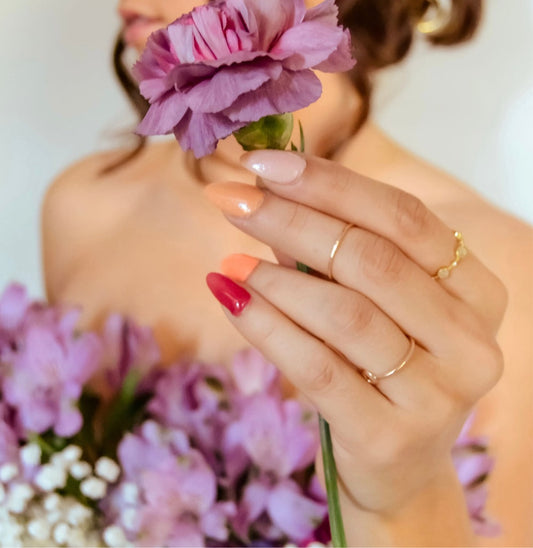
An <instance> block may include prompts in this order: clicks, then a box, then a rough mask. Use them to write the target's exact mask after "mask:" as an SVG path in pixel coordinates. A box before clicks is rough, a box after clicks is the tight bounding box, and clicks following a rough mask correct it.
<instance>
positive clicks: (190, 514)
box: [104, 421, 235, 546]
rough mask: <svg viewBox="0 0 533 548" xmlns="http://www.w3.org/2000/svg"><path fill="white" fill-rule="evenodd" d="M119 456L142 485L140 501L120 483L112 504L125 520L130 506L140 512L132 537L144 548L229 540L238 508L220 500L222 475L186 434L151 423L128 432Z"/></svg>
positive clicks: (129, 479) (128, 476)
mask: <svg viewBox="0 0 533 548" xmlns="http://www.w3.org/2000/svg"><path fill="white" fill-rule="evenodd" d="M118 456H119V462H120V464H121V465H122V469H123V476H122V482H123V484H129V485H130V486H131V485H132V484H133V485H135V486H137V490H138V491H137V492H138V496H137V502H133V503H132V501H131V500H130V501H128V500H127V499H126V498H124V497H121V492H122V486H121V485H118V486H117V487H116V489H115V492H114V494H113V495H112V498H111V501H110V502H109V501H108V502H107V504H111V506H112V509H111V511H110V512H109V514H110V515H114V516H115V517H116V518H115V519H117V520H118V521H119V522H120V519H121V518H120V516H122V515H124V510H125V509H128V508H129V509H130V510H131V509H133V510H134V511H135V512H136V516H137V519H136V520H135V523H134V524H133V528H132V527H131V526H130V527H129V535H130V540H132V541H135V542H136V543H137V544H140V545H143V546H205V544H206V541H207V539H208V538H209V539H214V540H216V541H219V542H221V543H222V542H224V541H226V540H227V539H228V535H229V530H228V526H227V522H228V517H230V516H232V515H233V514H234V512H235V506H234V504H233V503H231V502H222V503H219V502H217V501H216V497H217V478H216V475H215V473H214V471H213V470H212V469H211V467H210V466H209V465H208V464H207V462H206V460H205V459H204V458H203V456H202V455H201V453H200V452H199V451H197V450H196V449H192V448H191V447H190V445H189V444H188V438H187V436H186V434H185V433H184V432H182V431H180V430H177V429H172V428H164V427H161V426H160V425H158V424H157V423H155V422H154V421H148V422H146V423H144V424H143V425H142V426H141V427H140V428H139V430H138V432H137V433H136V434H127V435H126V436H125V438H124V439H123V440H122V442H121V443H120V445H119V449H118ZM104 504H105V503H104Z"/></svg>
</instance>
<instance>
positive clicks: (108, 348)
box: [101, 314, 161, 392]
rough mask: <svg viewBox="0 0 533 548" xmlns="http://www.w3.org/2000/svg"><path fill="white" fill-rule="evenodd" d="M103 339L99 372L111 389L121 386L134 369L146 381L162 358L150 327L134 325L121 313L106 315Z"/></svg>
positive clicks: (113, 390) (115, 389) (117, 388)
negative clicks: (100, 371)
mask: <svg viewBox="0 0 533 548" xmlns="http://www.w3.org/2000/svg"><path fill="white" fill-rule="evenodd" d="M102 342H103V348H104V350H103V357H102V365H101V367H102V373H103V375H104V376H105V380H106V383H105V386H106V388H107V389H109V390H110V391H112V392H116V391H117V390H119V389H120V388H121V387H122V383H123V382H124V379H125V378H126V376H127V375H128V373H130V372H131V371H135V372H137V373H138V374H139V378H140V379H144V381H146V380H147V379H148V377H150V376H151V375H150V373H152V372H153V371H154V369H155V367H156V365H157V364H158V363H159V361H160V359H161V352H160V349H159V346H158V344H157V342H156V340H155V338H154V336H153V333H152V330H151V329H150V328H148V327H141V326H139V325H137V324H135V323H134V322H133V321H131V320H130V319H128V318H125V317H124V316H122V315H121V314H111V315H109V316H108V318H107V319H106V322H105V325H104V328H103V330H102ZM141 388H143V382H142V381H141ZM144 388H150V387H144Z"/></svg>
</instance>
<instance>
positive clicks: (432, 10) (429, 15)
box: [416, 0, 452, 35]
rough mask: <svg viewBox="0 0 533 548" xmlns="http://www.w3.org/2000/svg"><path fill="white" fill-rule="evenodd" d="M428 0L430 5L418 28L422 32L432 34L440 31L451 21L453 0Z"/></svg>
mask: <svg viewBox="0 0 533 548" xmlns="http://www.w3.org/2000/svg"><path fill="white" fill-rule="evenodd" d="M428 1H429V4H430V5H429V7H428V9H427V10H426V12H425V14H424V16H423V17H422V19H420V21H418V23H417V25H416V28H417V30H418V32H421V33H422V34H427V35H431V34H436V33H438V32H440V31H441V30H442V29H443V28H444V27H446V25H447V24H448V22H449V21H450V16H451V13H452V0H428Z"/></svg>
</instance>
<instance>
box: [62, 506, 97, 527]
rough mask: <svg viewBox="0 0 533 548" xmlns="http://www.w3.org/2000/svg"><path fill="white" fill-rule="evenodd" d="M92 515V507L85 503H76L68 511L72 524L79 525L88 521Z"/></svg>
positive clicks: (69, 520)
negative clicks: (84, 504)
mask: <svg viewBox="0 0 533 548" xmlns="http://www.w3.org/2000/svg"><path fill="white" fill-rule="evenodd" d="M91 516H92V512H91V510H90V508H87V506H83V504H79V503H75V504H73V505H72V507H71V508H70V509H69V510H68V512H67V521H68V522H69V524H70V525H74V526H78V525H82V524H84V523H87V522H88V521H89V520H90V519H91Z"/></svg>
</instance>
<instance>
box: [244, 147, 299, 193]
mask: <svg viewBox="0 0 533 548" xmlns="http://www.w3.org/2000/svg"><path fill="white" fill-rule="evenodd" d="M241 164H242V165H243V166H244V167H245V168H246V169H247V170H248V171H251V172H252V173H255V174H256V175H259V177H262V178H263V179H267V180H268V181H273V182H275V183H280V184H283V185H286V184H290V183H294V182H296V181H297V180H298V179H299V177H300V175H301V174H302V173H303V172H304V170H305V168H306V166H307V163H306V161H305V159H304V158H302V156H299V155H298V154H295V153H294V152H288V151H285V150H254V151H252V152H247V153H246V154H244V155H243V156H242V157H241Z"/></svg>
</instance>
